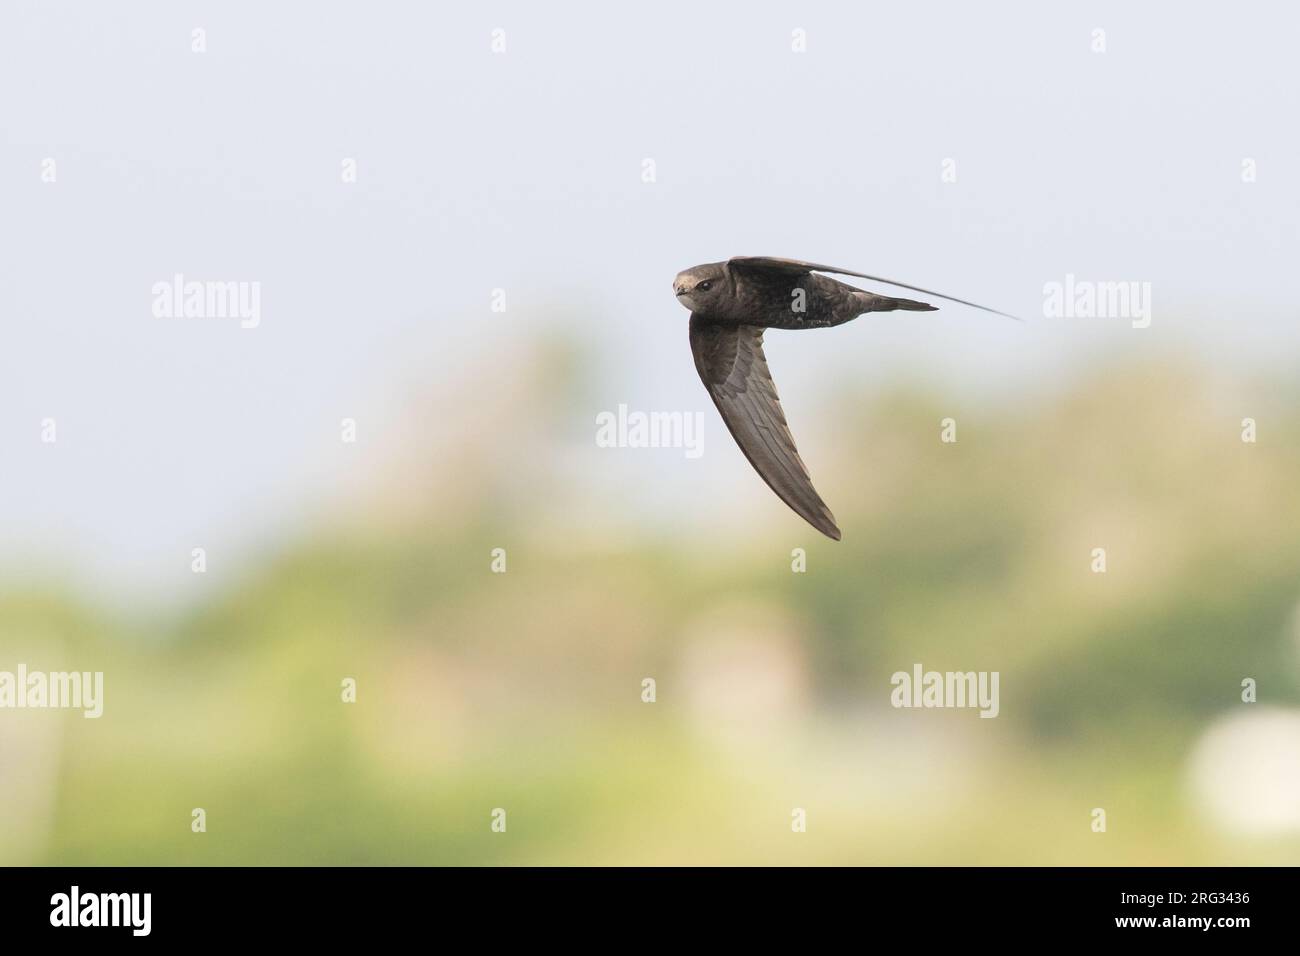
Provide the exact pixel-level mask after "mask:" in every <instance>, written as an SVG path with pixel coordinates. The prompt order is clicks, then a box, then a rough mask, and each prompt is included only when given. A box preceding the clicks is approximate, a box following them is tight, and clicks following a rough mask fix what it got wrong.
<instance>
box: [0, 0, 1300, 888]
mask: <svg viewBox="0 0 1300 956" xmlns="http://www.w3.org/2000/svg"><path fill="white" fill-rule="evenodd" d="M1277 15H1278V14H1276V13H1275V12H1274V11H1272V10H1270V9H1269V8H1267V7H1265V6H1262V5H1261V6H1260V7H1258V8H1255V7H1252V6H1251V5H1249V4H1247V5H1246V6H1245V7H1242V8H1239V9H1235V10H1234V13H1233V15H1232V17H1231V18H1230V19H1227V18H1225V17H1224V16H1223V14H1222V11H1221V10H1219V11H1217V12H1216V9H1215V8H1214V7H1211V6H1208V5H1207V6H1205V7H1204V8H1198V6H1197V5H1196V4H1190V5H1189V4H1176V5H1175V4H1152V5H1149V6H1147V7H1146V8H1144V9H1141V10H1136V9H1131V8H1130V7H1129V6H1128V5H1122V4H1104V3H1103V4H1100V5H1098V4H1089V5H1088V6H1087V7H1086V8H1085V7H1083V6H1082V5H1080V6H1078V7H1070V6H1060V7H1054V8H1052V9H1045V8H1042V7H1041V6H1038V5H1033V4H1028V3H1026V4H1007V5H1005V7H1004V8H1003V10H1002V12H1001V13H1000V14H999V15H998V16H996V17H989V16H988V15H987V14H986V13H984V12H983V11H974V10H968V9H966V8H964V7H963V6H961V5H958V4H956V3H935V4H917V5H909V6H908V8H907V9H906V10H886V9H874V8H868V7H859V8H853V9H838V8H837V7H835V6H833V5H829V4H827V5H825V6H819V5H813V6H808V5H806V4H792V3H769V4H740V3H733V4H725V3H724V4H713V5H709V6H708V7H707V8H703V9H701V8H699V7H698V5H691V4H686V3H674V2H667V3H659V4H655V5H653V6H652V7H644V8H635V9H623V10H617V9H603V8H597V7H595V6H594V5H591V6H588V5H585V4H574V5H572V6H569V7H568V8H567V9H563V10H562V11H559V12H557V11H555V10H550V9H545V10H544V9H540V8H536V7H534V6H532V5H528V4H505V3H501V4H489V5H487V6H485V7H483V8H482V9H480V10H473V11H470V10H462V11H453V10H447V9H441V8H439V7H435V6H433V5H423V4H398V3H395V4H386V5H381V6H380V7H378V8H376V9H365V10H362V9H359V8H352V7H339V8H337V9H333V10H327V9H322V8H321V7H320V6H319V5H312V4H307V3H286V4H278V5H275V7H274V8H269V9H268V8H267V7H266V5H258V4H253V3H233V4H232V3H222V4H217V3H201V2H200V3H192V4H187V5H183V6H178V5H175V4H164V3H142V4H133V5H130V6H126V5H121V6H118V7H108V6H104V5H99V4H90V3H71V4H67V5H61V6H58V7H50V6H48V5H40V4H35V3H13V4H9V5H7V6H6V7H5V10H4V12H3V14H0V90H3V91H4V92H3V94H0V142H2V143H3V150H2V151H0V256H3V261H4V262H5V263H6V268H5V269H3V270H0V315H3V319H4V323H3V328H4V333H5V341H4V345H3V348H0V575H2V577H0V671H13V670H15V669H16V668H17V666H18V665H19V664H20V663H21V664H25V665H26V666H27V668H29V669H30V670H45V671H58V670H78V671H103V672H104V684H105V701H104V714H103V716H102V717H101V718H99V719H98V720H86V719H83V718H82V716H81V713H80V712H78V711H56V710H45V711H41V710H25V711H15V710H7V709H6V710H0V863H8V864H14V863H38V864H44V863H86V864H146V863H163V864H275V863H303V864H307V863H331V864H361V863H381V864H382V863H393V864H440V863H461V864H504V863H520V864H523V863H526V864H549V863H554V864H633V863H636V864H710V863H734V864H760V863H829V864H854V863H862V864H931V863H935V864H1026V863H1038V864H1295V863H1297V862H1300V534H1298V533H1297V530H1296V529H1297V528H1298V527H1300V501H1298V500H1297V497H1296V495H1295V494H1294V484H1295V480H1296V476H1297V475H1300V404H1298V402H1297V399H1300V387H1297V384H1296V383H1297V372H1298V371H1300V323H1297V321H1296V319H1297V318H1300V316H1298V315H1297V311H1298V309H1297V306H1296V301H1295V294H1294V290H1293V288H1292V285H1293V281H1292V273H1293V271H1294V262H1295V258H1296V256H1295V253H1296V243H1295V238H1294V219H1295V212H1296V210H1297V209H1298V208H1300V188H1298V187H1297V180H1296V177H1295V175H1294V172H1293V171H1294V169H1295V168H1296V162H1297V155H1298V153H1300V133H1297V130H1296V127H1295V124H1294V123H1293V122H1290V121H1289V118H1290V117H1294V116H1295V115H1296V114H1297V112H1298V109H1297V107H1300V102H1298V101H1300V89H1298V88H1297V86H1296V84H1295V83H1294V75H1293V68H1292V67H1291V59H1292V58H1291V51H1290V49H1289V43H1290V39H1289V38H1290V37H1291V36H1293V35H1294V29H1295V27H1296V25H1297V23H1296V21H1295V19H1294V17H1295V14H1294V13H1285V14H1282V16H1284V17H1290V18H1291V19H1290V20H1285V21H1278V20H1273V19H1270V17H1274V16H1277ZM196 30H198V31H201V33H199V34H196V33H195V31H196ZM1099 30H1100V31H1102V44H1101V45H1102V49H1098V34H1097V31H1099ZM796 31H802V33H796ZM800 38H802V42H803V44H804V46H805V48H804V50H803V52H797V50H796V49H795V48H794V47H797V46H798V41H799V40H800ZM199 47H201V49H199ZM50 161H53V165H51V162H50ZM647 161H649V165H647ZM949 161H950V162H949ZM1248 161H1249V162H1248ZM349 162H350V163H351V164H352V165H351V167H349ZM348 168H352V169H354V170H355V173H356V175H355V181H352V180H350V179H349V178H347V177H346V176H345V175H344V171H345V170H346V169H348ZM50 170H54V171H55V174H54V176H53V178H51V177H50V175H49V171H50ZM945 170H949V171H952V170H955V181H954V180H953V179H952V176H951V175H950V176H948V177H946V178H945V176H944V173H945ZM1246 170H1250V171H1251V174H1250V175H1247V174H1246ZM647 171H649V173H648V172H647ZM742 254H744V255H777V256H791V257H798V258H805V259H810V260H814V261H823V262H832V263H836V264H839V265H843V266H844V267H846V268H851V269H855V270H860V271H864V272H871V273H875V274H881V275H887V276H892V277H897V278H898V279H900V280H902V281H905V282H910V283H915V284H918V285H921V286H925V287H927V288H936V289H940V290H943V291H945V292H947V293H950V294H952V295H956V296H960V297H963V298H969V299H973V300H975V301H978V302H982V303H984V304H987V305H990V306H992V307H994V308H998V309H1004V310H1007V311H1010V312H1015V313H1017V314H1020V315H1023V316H1025V317H1026V319H1027V320H1028V321H1026V322H1025V323H1023V324H1021V323H1014V322H1010V321H1006V320H1003V319H999V318H997V317H995V316H989V315H987V314H983V313H979V312H976V311H973V310H970V309H966V308H963V307H961V306H956V305H948V304H945V305H944V306H943V308H942V309H941V311H939V312H936V313H930V314H902V315H888V314H886V315H874V316H866V317H863V318H862V319H860V320H858V321H856V322H854V323H852V324H850V325H846V326H842V327H840V328H837V329H831V330H824V331H819V332H817V333H807V334H803V335H794V334H790V333H782V332H772V333H770V334H769V335H768V339H767V342H768V344H767V354H768V358H769V362H770V365H771V367H772V370H773V373H774V375H775V377H776V381H777V384H778V387H779V389H780V392H781V395H782V397H783V401H784V405H785V411H786V415H787V417H788V418H789V420H790V424H791V428H792V430H793V432H794V434H795V435H796V437H797V438H798V440H799V446H800V451H801V452H802V455H803V458H804V460H805V461H806V462H807V463H808V465H809V468H810V470H811V471H812V474H813V476H814V479H815V481H816V484H817V487H818V489H819V491H820V492H821V493H822V495H823V497H824V498H825V499H826V501H827V502H828V503H829V505H830V506H831V508H832V510H833V511H834V512H835V514H836V517H837V518H838V520H839V524H840V526H841V528H842V529H843V532H844V540H843V541H842V542H840V543H834V542H830V541H828V540H825V539H823V538H821V537H820V536H819V535H818V534H817V533H816V532H815V531H813V530H812V529H811V528H809V527H808V526H807V525H805V524H804V523H803V522H802V521H801V520H800V519H799V518H797V517H796V516H795V515H793V514H792V513H791V512H789V511H788V509H786V508H785V506H784V505H782V504H781V503H780V502H779V501H778V500H777V499H776V498H775V497H774V496H773V495H772V494H771V492H770V491H769V490H768V489H767V488H766V486H764V485H763V483H762V482H761V481H760V480H759V479H758V478H757V476H756V475H754V474H753V473H752V471H751V470H750V468H749V465H748V464H747V463H746V461H745V460H744V458H743V456H742V455H741V454H740V452H739V451H738V450H737V449H736V448H735V447H734V445H733V444H732V442H731V440H730V437H729V436H728V435H727V433H726V431H725V429H724V428H723V426H722V424H721V422H720V420H719V419H718V418H717V417H716V413H715V412H714V411H713V409H712V406H711V404H710V403H709V400H708V397H707V395H706V394H705V392H704V389H703V387H702V386H701V385H700V383H699V381H698V379H697V378H696V376H695V371H694V368H693V365H692V361H691V357H690V353H689V348H688V346H687V342H686V319H687V315H686V313H685V312H684V311H683V310H682V309H681V308H680V307H679V306H678V305H677V304H676V303H675V302H674V301H673V297H672V294H671V291H670V283H671V279H672V277H673V275H674V274H675V273H676V272H677V271H679V270H680V269H683V268H685V267H688V266H691V265H694V264H696V263H699V262H706V261H713V260H718V259H723V258H726V257H728V256H731V255H742ZM176 273H183V274H184V275H185V276H186V277H187V278H193V279H200V280H219V281H246V282H258V283H260V288H261V321H260V324H259V325H258V326H257V327H256V328H249V329H245V328H241V327H240V323H239V320H238V319H237V318H236V319H231V318H209V319H194V318H158V317H156V316H155V315H154V314H153V311H152V304H153V295H152V292H151V288H152V286H153V285H154V283H156V282H159V281H169V280H170V279H171V277H172V276H173V275H174V274H176ZM1067 275H1073V276H1076V277H1077V278H1078V279H1080V280H1086V281H1096V282H1108V281H1136V282H1148V283H1150V286H1151V290H1152V291H1151V296H1152V319H1151V324H1150V326H1149V327H1147V328H1135V327H1134V325H1133V323H1132V322H1131V321H1130V320H1129V319H1128V318H1123V317H1121V318H1049V317H1046V316H1044V310H1043V302H1044V285H1045V284H1047V283H1051V282H1064V281H1065V278H1066V276H1067ZM503 303H504V310H501V308H500V307H501V305H502V304H503ZM494 304H495V305H496V306H497V309H496V310H494V308H493V306H494ZM620 404H624V405H627V406H628V407H629V408H631V409H633V410H642V411H667V412H683V413H693V412H701V413H702V414H703V422H704V432H703V443H702V448H703V454H702V455H701V456H700V457H698V458H690V457H687V455H686V454H684V451H683V449H681V448H676V449H673V448H664V449H644V448H626V447H620V448H602V447H599V446H598V445H597V443H596V439H595V435H596V421H597V416H598V415H600V414H601V413H602V412H612V411H615V410H617V408H618V406H619V405H620ZM946 418H951V419H954V420H955V421H956V423H957V425H956V427H957V437H958V440H957V441H956V442H955V443H942V442H941V441H940V440H939V439H940V422H941V421H942V420H943V419H946ZM1246 418H1250V419H1253V420H1254V421H1255V422H1256V424H1257V440H1256V441H1254V442H1245V441H1243V440H1242V431H1243V419H1246ZM345 419H351V420H353V421H354V422H355V429H356V440H355V441H344V440H342V434H343V433H342V429H341V423H342V422H343V420H345ZM47 420H53V421H54V422H55V423H56V426H57V440H56V441H54V442H49V441H42V433H43V429H44V427H45V425H44V423H45V422H46V421H47ZM1098 547H1103V548H1105V549H1106V552H1107V570H1106V573H1104V574H1097V573H1094V572H1093V570H1092V562H1093V557H1092V551H1093V549H1094V548H1098ZM195 548H203V549H204V551H205V553H206V562H207V566H206V571H205V572H204V573H202V574H196V573H194V571H193V570H192V561H193V558H192V553H193V549H195ZM799 548H802V549H805V551H806V556H807V570H806V572H803V573H794V572H793V571H792V568H791V562H792V551H793V550H794V549H799ZM494 549H504V552H505V555H506V561H507V570H506V571H505V573H493V570H492V564H493V551H494ZM916 663H921V664H922V665H923V666H924V667H925V668H926V669H935V670H940V671H948V670H952V671H969V670H987V671H998V672H999V673H1000V675H1001V680H1000V689H1001V701H1000V714H999V716H998V717H997V718H996V719H992V720H981V719H979V718H978V716H977V715H976V713H975V712H973V711H970V710H896V709H893V708H892V707H891V706H890V692H891V690H892V687H891V685H890V676H891V675H892V674H893V673H894V672H896V671H899V670H904V671H910V670H911V668H912V666H913V665H914V664H916ZM348 678H351V679H353V680H355V681H356V686H357V699H356V702H355V703H344V702H342V700H341V699H340V697H341V684H342V682H343V681H344V680H345V679H348ZM647 678H652V679H654V681H655V682H656V700H655V702H654V703H645V702H643V700H642V682H643V681H644V680H645V679H647ZM1247 678H1250V679H1253V680H1254V681H1256V682H1257V685H1258V702H1256V703H1243V702H1242V681H1243V680H1245V679H1247ZM196 807H201V808H203V809H204V810H205V811H206V813H207V832H206V833H202V834H196V833H193V832H191V828H190V824H191V811H192V809H193V808H196ZM495 808H504V809H505V810H506V811H507V814H508V828H507V832H506V833H504V834H503V833H494V832H492V830H491V826H490V825H491V822H492V817H491V814H492V811H493V810H494V809H495ZM794 808H802V809H804V810H806V812H807V820H808V824H807V832H806V833H793V832H792V830H791V811H792V810H793V809H794ZM1094 808H1103V809H1104V810H1105V811H1106V815H1107V829H1106V832H1105V833H1096V832H1093V829H1092V825H1091V824H1092V819H1093V818H1092V811H1093V810H1094Z"/></svg>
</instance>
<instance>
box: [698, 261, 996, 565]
mask: <svg viewBox="0 0 1300 956" xmlns="http://www.w3.org/2000/svg"><path fill="white" fill-rule="evenodd" d="M820 272H835V273H839V274H840V275H851V276H857V277H859V278H863V279H871V280H873V281H876V282H885V283H888V284H890V285H895V286H899V287H900V288H905V289H911V290H913V291H915V292H921V293H924V294H926V295H933V296H937V297H938V298H943V299H949V300H950V301H953V302H960V303H962V304H963V305H970V306H973V307H974V308H977V309H984V306H979V305H975V303H973V302H966V301H965V300H964V299H952V298H951V297H950V296H945V295H942V294H940V293H937V292H929V291H927V290H925V289H918V288H916V287H915V286H909V285H905V284H903V283H900V282H893V281H891V280H889V279H880V278H877V277H875V276H868V275H864V274H863V273H860V272H850V271H848V270H847V269H837V268H834V267H832V266H823V265H817V264H815V263H811V262H801V261H798V260H795V259H775V258H770V257H764V256H741V257H736V258H732V259H728V260H727V261H725V262H709V263H705V264H704V265H699V266H693V267H692V268H690V269H686V270H684V271H682V272H679V273H678V274H677V277H676V278H675V279H674V280H673V291H674V292H675V293H676V295H677V300H678V301H679V302H681V303H682V305H684V306H685V307H686V308H688V309H690V311H691V322H690V341H691V352H692V354H693V355H694V356H695V368H696V371H697V372H699V375H700V380H701V381H703V382H704V386H705V388H706V389H708V392H709V396H710V397H711V398H712V399H713V403H714V404H715V405H716V406H717V408H718V412H719V414H721V416H722V420H723V422H724V423H725V424H726V426H727V429H728V431H730V432H731V435H732V437H733V438H734V439H735V440H736V444H737V445H739V446H740V450H741V451H742V452H744V454H745V457H746V458H747V459H749V463H750V464H751V465H753V466H754V470H755V471H757V472H758V474H759V476H760V477H762V479H763V480H764V481H765V482H767V484H768V486H769V487H770V488H771V489H772V490H773V491H775V492H776V494H777V496H778V497H780V499H781V500H782V501H784V502H785V503H786V504H787V505H789V506H790V508H792V509H793V510H794V511H795V512H796V513H797V514H798V515H800V516H801V517H802V518H803V519H804V520H805V521H807V522H808V523H809V524H811V525H812V526H813V527H814V528H816V529H817V530H818V531H820V532H822V534H825V535H826V536H827V537H830V538H833V539H834V540H836V541H838V540H839V539H840V529H839V526H838V525H837V524H836V523H835V516H834V515H832V514H831V511H830V509H829V508H828V507H827V506H826V502H824V501H822V499H821V496H820V495H818V494H817V491H816V489H815V488H813V485H812V479H811V477H810V476H809V474H808V469H807V467H806V466H805V465H804V463H803V459H801V458H800V457H799V452H798V450H797V449H796V448H795V443H794V436H793V435H792V434H791V433H790V428H789V426H788V425H787V424H786V420H785V414H784V413H783V412H782V410H781V400H780V398H779V397H778V395H777V393H776V385H775V384H774V383H773V381H772V375H771V372H769V371H768V367H767V357H766V355H764V353H763V332H764V330H765V329H820V328H829V327H831V326H836V325H842V324H844V323H845V322H848V321H850V320H852V319H855V318H857V317H858V316H859V315H862V314H863V313H866V312H889V311H893V310H896V309H902V310H906V311H910V312H929V311H933V310H934V308H935V307H934V306H932V305H929V304H927V303H924V302H918V301H916V300H914V299H899V298H893V297H891V296H886V295H877V294H875V293H873V292H867V291H865V290H863V289H858V288H855V287H853V286H851V285H848V284H847V283H844V282H840V281H839V280H838V279H832V278H830V277H829V276H824V275H820V274H819V273H820ZM985 311H988V312H992V311H994V310H993V309H985ZM998 314H999V315H1005V314H1006V313H998ZM1013 318H1014V317H1013Z"/></svg>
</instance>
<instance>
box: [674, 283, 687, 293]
mask: <svg viewBox="0 0 1300 956" xmlns="http://www.w3.org/2000/svg"><path fill="white" fill-rule="evenodd" d="M673 291H674V292H676V293H677V294H678V295H685V294H686V286H684V285H679V286H677V287H676V288H675V289H674V290H673Z"/></svg>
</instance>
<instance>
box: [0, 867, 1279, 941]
mask: <svg viewBox="0 0 1300 956" xmlns="http://www.w3.org/2000/svg"><path fill="white" fill-rule="evenodd" d="M0 888H2V892H0V919H3V926H4V934H5V939H6V942H12V941H14V940H16V939H21V938H27V939H33V940H39V941H41V942H58V940H59V938H60V937H64V938H65V940H64V941H66V938H67V937H70V936H76V937H77V942H79V943H82V944H84V943H92V944H93V943H97V942H101V941H102V942H108V941H109V940H110V939H111V938H114V937H116V938H117V939H118V940H122V941H125V940H141V941H143V940H162V941H164V942H176V941H189V940H196V941H201V942H205V943H216V942H221V941H229V942H242V941H248V940H252V939H256V940H258V941H269V940H275V939H277V938H280V939H291V940H293V941H294V942H296V943H308V942H312V941H320V942H334V943H337V942H338V941H340V940H342V939H357V940H368V941H375V940H383V939H388V938H392V939H394V940H395V941H396V940H400V939H402V938H404V937H405V936H406V935H408V934H409V932H410V931H411V929H412V927H417V926H425V927H443V928H445V929H451V928H459V929H463V930H465V931H466V932H479V933H483V934H491V935H492V936H495V935H496V934H497V933H498V932H499V931H501V930H502V929H503V927H504V926H507V925H510V924H512V923H513V922H514V921H515V920H517V919H518V918H519V917H523V916H527V915H530V914H532V915H536V916H539V917H542V918H544V919H545V921H546V924H545V925H550V926H555V925H556V921H557V920H563V921H566V922H568V924H569V930H568V931H569V932H571V933H574V934H576V935H578V936H581V935H582V933H583V932H584V928H586V929H590V928H592V926H593V924H592V923H591V922H590V920H591V919H599V920H600V921H601V922H603V923H608V922H610V921H613V922H615V923H616V924H617V923H619V922H626V925H627V929H628V931H629V932H630V933H632V934H634V935H635V934H636V933H638V932H649V933H651V934H652V935H653V934H654V933H659V932H662V931H663V930H664V929H665V928H667V927H669V926H671V925H672V924H674V923H678V922H680V923H682V924H683V925H686V924H689V923H691V922H692V921H697V920H705V921H707V922H708V923H709V924H710V925H711V926H713V927H714V928H715V929H716V930H721V929H722V928H723V925H724V924H725V926H726V927H727V931H728V932H730V933H733V934H735V938H744V937H746V936H749V935H751V934H758V935H762V934H766V933H768V932H769V931H770V930H771V929H772V927H773V925H774V923H783V922H788V923H789V924H790V925H789V926H788V927H787V929H789V930H790V931H793V932H796V933H797V932H800V931H801V928H802V930H806V931H808V932H809V933H810V934H815V935H821V933H820V930H825V929H827V928H828V927H829V926H831V925H833V926H841V927H842V926H843V925H844V924H845V921H848V922H850V923H854V924H857V925H860V926H861V927H863V928H864V930H869V931H870V933H871V934H872V935H874V934H875V933H877V932H882V931H889V930H890V929H891V928H895V929H899V930H903V931H906V932H908V933H913V932H914V931H915V930H917V929H918V928H922V929H923V937H924V939H925V941H926V943H927V944H929V943H932V942H933V941H935V940H941V939H945V938H952V939H966V940H968V941H969V940H971V939H973V938H974V937H973V936H972V934H977V935H978V938H979V939H980V940H981V941H984V942H987V941H991V940H998V939H1007V940H1017V939H1034V938H1040V937H1041V935H1042V934H1043V933H1048V934H1051V935H1053V936H1056V935H1064V936H1067V937H1088V938H1092V937H1098V936H1104V937H1109V938H1114V939H1121V938H1123V937H1126V936H1127V937H1131V938H1133V939H1134V940H1135V941H1152V940H1165V941H1169V942H1173V943H1175V944H1179V942H1180V941H1182V940H1186V939H1190V938H1191V937H1194V936H1199V937H1204V938H1207V939H1213V940H1215V941H1216V943H1223V944H1228V945H1231V944H1232V943H1233V942H1234V941H1238V940H1241V941H1244V940H1247V939H1255V938H1258V937H1259V936H1260V934H1263V935H1264V936H1272V935H1274V934H1281V933H1283V932H1285V930H1286V928H1287V926H1288V925H1289V924H1290V922H1291V920H1292V917H1291V912H1290V911H1291V910H1292V908H1293V899H1294V895H1295V872H1294V870H1290V869H1165V868H1153V869H1139V868H1134V869H1069V868H1062V869H979V868H950V869H921V868H915V869H911V868H909V869H866V870H859V869H820V870H769V869H739V870H725V871H721V870H713V869H688V870H677V869H673V870H670V869H659V870H603V871H598V872H597V871H592V870H584V869H568V870H554V869H498V870H488V869H470V870H455V871H450V870H436V869H435V870H426V869H399V868H391V869H387V868H386V869H372V868H335V869H270V868H265V869H249V868H230V869H197V868H196V869H147V868H145V869H116V868H85V869H75V868H32V869H8V870H3V871H0ZM720 921H722V922H720ZM521 925H522V924H521ZM536 925H541V924H536ZM476 928H477V929H476ZM1288 935H1289V934H1288ZM914 938H917V937H914ZM918 939H919V938H918ZM448 941H450V938H449V940H448Z"/></svg>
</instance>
